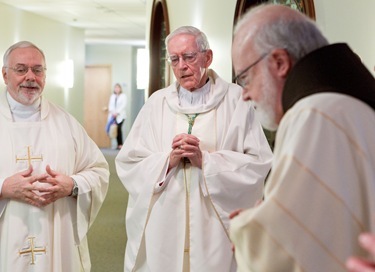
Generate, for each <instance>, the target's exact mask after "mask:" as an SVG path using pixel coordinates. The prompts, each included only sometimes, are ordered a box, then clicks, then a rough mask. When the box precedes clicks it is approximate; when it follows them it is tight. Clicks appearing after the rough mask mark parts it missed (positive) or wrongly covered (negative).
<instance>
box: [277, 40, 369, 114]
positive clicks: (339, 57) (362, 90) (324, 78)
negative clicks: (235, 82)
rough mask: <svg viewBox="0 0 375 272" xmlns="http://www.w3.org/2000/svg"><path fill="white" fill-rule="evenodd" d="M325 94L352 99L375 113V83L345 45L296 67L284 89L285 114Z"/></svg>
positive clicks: (327, 49)
mask: <svg viewBox="0 0 375 272" xmlns="http://www.w3.org/2000/svg"><path fill="white" fill-rule="evenodd" d="M321 92H334V93H341V94H346V95H350V96H352V97H355V98H357V99H359V100H362V101H363V102H365V103H367V104H368V105H369V106H370V107H372V108H373V109H375V79H374V77H373V76H372V74H371V73H370V72H369V71H368V70H367V68H366V67H365V66H364V65H363V63H362V61H361V60H360V58H359V57H358V55H356V54H355V53H354V52H353V51H352V50H351V49H350V48H349V46H348V45H346V44H344V43H338V44H332V45H328V46H325V47H322V48H319V49H317V50H315V51H313V52H311V53H310V54H308V55H306V56H305V57H303V58H302V59H301V60H299V61H298V62H297V63H296V64H295V66H294V67H293V69H292V70H291V71H290V73H289V75H288V77H287V79H286V82H285V86H284V91H283V95H282V104H283V109H284V112H286V111H287V110H288V109H289V108H291V107H292V106H293V105H294V103H296V102H297V101H298V100H300V99H302V98H304V97H306V96H308V95H312V94H315V93H321Z"/></svg>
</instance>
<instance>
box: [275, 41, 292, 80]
mask: <svg viewBox="0 0 375 272" xmlns="http://www.w3.org/2000/svg"><path fill="white" fill-rule="evenodd" d="M270 58H271V60H272V68H273V70H274V72H275V73H276V75H278V76H279V77H281V78H286V77H287V75H288V73H289V71H290V69H292V66H293V62H292V58H291V57H290V55H289V53H288V51H286V50H285V49H280V48H279V49H274V50H273V51H271V54H270Z"/></svg>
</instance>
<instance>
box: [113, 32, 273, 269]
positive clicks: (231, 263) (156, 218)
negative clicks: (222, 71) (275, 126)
mask: <svg viewBox="0 0 375 272" xmlns="http://www.w3.org/2000/svg"><path fill="white" fill-rule="evenodd" d="M166 47H167V52H168V62H169V63H170V65H171V66H172V69H173V72H174V75H175V77H176V82H175V83H173V84H172V85H170V86H169V87H167V88H165V89H162V90H159V91H157V92H155V93H154V94H153V95H152V96H151V97H150V98H149V99H148V101H147V103H146V104H145V105H144V107H143V109H142V110H141V112H140V113H139V115H138V117H137V120H136V121H135V123H134V125H133V128H132V130H131V131H130V133H129V136H128V138H127V140H126V142H125V144H124V146H123V148H122V150H121V151H120V152H119V154H118V156H117V158H116V166H117V173H118V175H119V177H120V178H121V180H122V182H123V184H124V186H125V187H126V189H127V190H128V192H129V204H128V209H127V215H126V217H127V218H126V228H127V237H128V243H127V246H126V253H125V271H156V272H158V271H160V272H165V271H223V272H224V271H226V272H230V271H236V262H235V259H234V256H233V252H232V248H231V242H230V240H229V236H228V224H229V214H230V212H231V211H233V210H234V209H238V208H244V207H251V206H253V205H254V203H255V202H256V201H258V200H260V199H262V196H263V183H264V180H265V177H266V175H267V173H268V171H269V169H270V164H271V161H272V152H271V149H270V147H269V145H268V142H267V140H266V138H265V136H264V133H263V130H262V127H261V126H260V124H259V123H258V122H257V121H255V119H254V108H253V107H252V104H251V102H245V101H243V100H242V98H241V91H242V89H241V88H240V87H239V86H238V85H236V84H232V83H227V82H225V81H224V80H223V79H222V78H220V77H219V76H218V75H217V74H216V73H215V72H214V71H213V70H211V69H209V68H208V67H209V66H210V64H211V62H212V59H213V52H212V50H211V49H210V47H209V43H208V41H207V38H206V36H205V34H204V33H202V32H201V31H200V30H199V29H197V28H195V27H191V26H185V27H181V28H178V29H176V30H175V31H174V32H172V33H171V34H170V35H169V36H168V37H167V39H166Z"/></svg>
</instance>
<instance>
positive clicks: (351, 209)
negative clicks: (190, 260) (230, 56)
mask: <svg viewBox="0 0 375 272" xmlns="http://www.w3.org/2000/svg"><path fill="white" fill-rule="evenodd" d="M283 109H284V111H286V113H285V115H284V116H283V118H282V119H281V122H280V125H279V128H278V131H277V135H276V145H275V149H274V152H275V153H274V154H275V158H274V161H273V167H272V171H271V174H270V176H269V178H268V180H267V184H266V187H265V197H264V201H263V202H262V203H261V204H260V205H259V206H257V207H255V208H252V209H249V210H246V211H243V212H242V213H240V214H239V215H238V216H237V217H235V218H234V219H233V220H232V221H231V228H230V230H231V234H230V235H231V239H232V240H233V243H234V244H235V247H236V250H235V252H236V259H237V262H238V267H239V271H240V272H248V271H255V272H263V271H269V272H280V271H288V272H297V271H347V270H346V267H345V262H346V260H347V258H348V257H349V256H351V255H356V256H363V257H364V256H365V252H364V250H363V249H362V248H361V247H360V245H359V243H358V235H359V234H360V233H362V232H365V231H366V232H367V231H368V232H374V231H375V198H374V195H375V168H374V165H375V143H374V139H375V129H374V128H375V111H374V109H375V80H374V78H373V76H372V75H371V74H370V72H369V71H368V70H367V69H366V68H365V66H364V65H363V63H361V61H360V59H359V58H358V56H357V55H355V54H354V53H353V52H352V51H351V50H350V49H349V47H348V46H347V45H345V44H334V45H329V46H325V47H323V48H320V49H318V50H315V51H313V52H311V53H310V54H308V55H307V56H305V57H304V58H302V59H301V60H299V61H298V62H297V63H296V65H295V67H293V69H292V70H291V72H290V74H289V75H288V78H287V80H286V83H285V86H284V90H283Z"/></svg>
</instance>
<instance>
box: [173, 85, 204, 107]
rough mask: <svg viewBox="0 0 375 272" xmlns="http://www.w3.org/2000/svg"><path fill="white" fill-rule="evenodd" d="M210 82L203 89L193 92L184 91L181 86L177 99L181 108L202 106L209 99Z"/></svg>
mask: <svg viewBox="0 0 375 272" xmlns="http://www.w3.org/2000/svg"><path fill="white" fill-rule="evenodd" d="M210 89H211V82H210V81H208V82H207V83H206V84H205V85H204V86H203V87H201V88H199V89H196V90H194V91H192V92H191V91H189V90H186V89H184V88H183V87H182V86H180V88H179V92H178V98H179V101H180V106H181V107H184V108H185V107H186V108H188V107H193V106H197V105H204V104H206V103H207V101H208V99H209V98H210Z"/></svg>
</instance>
